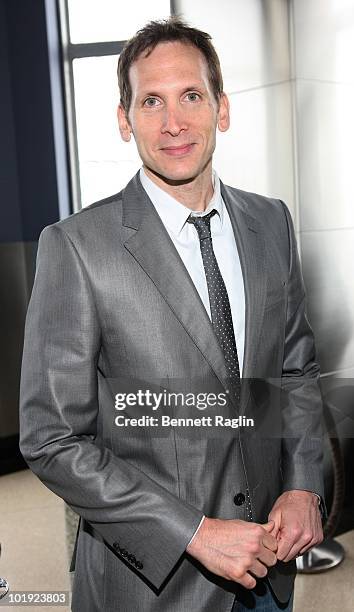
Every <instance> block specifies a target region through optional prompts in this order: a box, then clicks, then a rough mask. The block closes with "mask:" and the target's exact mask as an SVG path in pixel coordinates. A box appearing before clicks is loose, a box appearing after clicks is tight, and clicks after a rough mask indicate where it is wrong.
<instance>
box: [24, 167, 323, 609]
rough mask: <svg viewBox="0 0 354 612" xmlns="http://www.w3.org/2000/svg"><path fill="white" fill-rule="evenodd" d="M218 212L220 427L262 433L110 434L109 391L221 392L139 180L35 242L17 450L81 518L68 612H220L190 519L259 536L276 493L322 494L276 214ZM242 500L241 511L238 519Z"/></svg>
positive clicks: (254, 206) (195, 306) (280, 586)
mask: <svg viewBox="0 0 354 612" xmlns="http://www.w3.org/2000/svg"><path fill="white" fill-rule="evenodd" d="M222 195H223V198H224V201H225V204H226V206H227V209H228V211H229V214H230V218H231V221H232V225H233V228H234V232H235V237H236V242H237V246H238V249H239V253H240V260H241V265H242V270H243V276H244V283H245V296H246V333H245V355H244V370H243V377H244V378H243V385H242V394H241V407H236V406H235V405H234V404H233V401H232V399H231V398H230V400H229V402H228V404H227V405H226V406H225V407H223V409H222V414H223V415H224V416H226V417H234V416H235V415H236V412H235V411H236V410H237V412H238V411H239V409H240V412H241V413H242V414H244V415H246V416H252V417H253V418H254V419H255V422H256V424H257V422H258V423H260V426H259V428H258V430H257V431H255V430H253V431H248V430H247V431H246V429H244V430H242V431H241V428H238V429H232V428H222V429H223V430H222V432H220V431H219V430H220V428H218V431H216V429H215V428H211V430H210V431H209V430H207V428H197V427H194V428H189V429H188V430H187V429H183V428H178V427H168V428H162V427H157V428H153V427H140V428H129V427H117V426H116V425H115V424H114V419H115V417H116V415H117V411H116V410H115V408H114V401H113V400H114V397H113V396H114V389H113V387H114V385H116V388H117V386H118V390H119V389H120V388H123V386H124V384H126V385H127V388H129V384H130V385H132V384H133V381H138V382H137V383H136V384H137V385H139V384H140V382H141V381H145V383H146V385H145V388H148V386H149V384H150V383H151V384H155V383H156V384H157V386H159V381H163V383H160V388H162V386H164V388H167V387H168V388H169V389H173V390H176V389H177V388H178V389H179V390H181V389H182V388H183V390H186V389H187V388H188V389H189V391H190V390H191V389H194V390H195V389H196V385H197V383H196V381H198V385H200V384H201V385H202V386H203V385H208V386H209V388H213V390H216V391H217V392H220V391H224V392H225V389H226V388H227V370H226V365H225V362H224V358H223V354H222V351H221V349H220V347H219V344H218V341H217V339H216V336H215V334H214V331H213V328H212V325H211V322H210V319H209V317H208V315H207V312H206V310H205V308H204V306H203V304H202V302H201V300H200V298H199V295H198V293H197V291H196V289H195V287H194V285H193V283H192V281H191V279H190V277H189V275H188V273H187V271H186V269H185V267H184V265H183V263H182V261H181V259H180V257H179V255H178V253H177V251H176V249H175V248H174V246H173V244H172V242H171V240H170V238H169V236H168V234H167V232H166V230H165V228H164V226H163V224H162V222H161V220H160V218H159V216H158V214H157V213H156V211H155V209H154V207H153V205H152V203H151V202H150V200H149V199H148V197H147V195H146V193H145V191H144V190H143V188H142V186H141V184H140V181H139V178H138V175H136V176H135V177H134V178H133V179H132V181H131V182H130V183H129V184H128V185H127V187H126V188H125V189H124V190H123V191H122V192H120V193H119V194H117V195H114V196H112V197H110V198H107V199H105V200H103V201H100V202H98V203H95V204H93V205H91V206H89V207H87V208H85V209H83V210H82V211H80V212H79V213H77V214H74V215H72V216H70V217H69V218H67V219H65V220H63V221H60V222H58V223H55V224H53V225H51V226H48V227H46V228H45V229H44V230H43V232H42V234H41V236H40V240H39V247H38V256H37V270H36V277H35V282H34V287H33V292H32V297H31V301H30V304H29V309H28V314H27V320H26V331H25V343H24V353H23V366H22V379H21V401H20V404H21V405H20V413H21V438H20V439H21V443H20V445H21V451H22V453H23V455H24V457H25V459H26V461H27V462H28V464H29V466H30V468H31V470H33V472H34V473H35V474H37V475H38V477H39V478H40V479H41V480H42V481H43V482H44V483H45V484H46V486H48V487H49V488H50V489H51V490H52V491H54V492H55V493H56V494H57V495H59V496H60V497H62V498H63V499H64V500H65V501H66V502H67V503H68V504H69V505H70V506H71V507H72V508H73V509H74V510H75V511H76V512H77V513H78V514H79V515H80V516H81V517H82V520H81V524H80V529H79V534H78V542H77V544H78V545H77V551H76V571H75V580H74V590H73V608H72V609H73V610H80V611H81V610H82V611H85V612H90V611H97V612H98V611H100V612H101V611H102V610H104V611H105V612H109V611H113V610H119V611H120V612H128V611H129V612H132V611H138V610H141V611H144V612H149V611H151V612H152V611H154V612H160V611H161V612H162V611H164V612H165V611H166V610H169V611H171V612H177V611H178V612H182V611H183V612H188V611H191V612H192V611H193V612H197V611H203V612H215V610H218V611H221V610H225V611H226V610H230V609H231V607H232V603H233V600H234V597H235V593H237V585H235V584H234V583H232V582H229V581H226V580H222V579H221V578H219V577H217V576H215V575H213V574H211V573H210V572H208V571H207V570H206V569H205V568H203V567H202V566H201V565H199V564H198V563H197V562H196V561H195V560H194V559H192V558H190V557H189V556H188V555H187V554H186V553H185V552H184V551H185V548H186V546H187V544H188V542H189V540H190V538H191V537H192V535H193V533H194V531H195V529H196V528H197V526H198V524H199V522H200V520H201V517H202V515H203V514H206V515H207V516H210V517H219V518H225V519H232V518H240V519H245V520H247V519H248V518H249V515H250V511H251V514H252V520H255V521H259V522H265V521H266V520H267V516H268V513H269V511H270V509H271V507H272V505H273V503H274V501H275V499H276V498H277V497H278V495H279V494H280V493H281V492H282V491H283V490H287V489H308V490H312V491H316V492H317V493H319V494H320V495H323V489H322V476H321V453H322V450H321V427H320V423H321V398H320V392H319V387H318V375H319V369H318V365H317V363H316V361H315V353H314V342H313V336H312V332H311V329H310V327H309V324H308V322H307V319H306V315H305V294H304V288H303V282H302V278H301V273H300V267H299V261H298V256H297V251H296V244H295V237H294V230H293V226H292V222H291V218H290V215H289V212H288V210H287V208H286V207H285V205H284V204H283V203H282V202H280V201H279V200H274V199H269V198H264V197H262V196H259V195H255V194H251V193H246V192H242V191H240V190H237V189H233V188H230V187H226V186H224V185H222ZM112 381H113V383H112ZM127 381H128V382H127ZM120 385H121V387H120ZM161 385H162V386H161ZM198 388H200V387H198ZM284 397H285V398H286V399H285V400H284ZM214 411H215V409H214ZM191 412H193V414H192V416H194V417H198V416H201V415H200V414H196V412H198V411H197V410H196V409H195V408H191V409H190V410H189V416H191ZM128 413H129V411H128V410H127V411H125V414H126V415H128ZM146 413H147V412H146V411H145V414H146ZM217 413H218V414H220V413H221V408H220V409H219V410H217ZM120 414H122V413H120ZM154 416H156V413H155V415H154ZM256 429H257V427H256ZM246 490H248V491H249V493H250V501H251V509H248V508H247V507H246V506H245V504H243V505H235V503H234V496H235V494H237V493H239V492H243V493H245V492H246ZM238 500H239V498H238ZM54 554H55V552H54ZM294 574H295V563H294V562H291V563H288V564H282V563H279V564H278V565H277V566H276V567H275V568H273V569H272V570H271V572H270V578H269V579H270V582H271V585H272V588H273V589H274V591H275V592H276V594H277V595H278V597H279V598H280V599H281V600H284V601H285V600H286V599H287V598H288V596H289V594H290V591H291V588H292V584H293V579H294Z"/></svg>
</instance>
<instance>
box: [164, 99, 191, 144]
mask: <svg viewBox="0 0 354 612" xmlns="http://www.w3.org/2000/svg"><path fill="white" fill-rule="evenodd" d="M186 129H187V123H186V118H185V116H184V113H183V109H182V108H181V107H180V106H179V105H178V104H173V105H171V104H170V105H166V107H165V111H164V117H163V121H162V125H161V133H162V134H165V133H166V132H167V133H169V134H171V136H178V135H179V134H180V133H181V132H182V131H183V130H186Z"/></svg>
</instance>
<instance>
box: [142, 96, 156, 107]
mask: <svg viewBox="0 0 354 612" xmlns="http://www.w3.org/2000/svg"><path fill="white" fill-rule="evenodd" d="M158 104H159V101H158V99H157V98H152V97H149V98H146V100H145V101H144V106H148V107H149V108H153V107H154V106H158Z"/></svg>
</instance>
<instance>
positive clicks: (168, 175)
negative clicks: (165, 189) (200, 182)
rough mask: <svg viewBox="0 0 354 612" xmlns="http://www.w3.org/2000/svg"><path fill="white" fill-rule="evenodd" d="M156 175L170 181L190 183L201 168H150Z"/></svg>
mask: <svg viewBox="0 0 354 612" xmlns="http://www.w3.org/2000/svg"><path fill="white" fill-rule="evenodd" d="M149 169H150V172H153V173H154V174H155V175H156V176H158V177H159V178H160V179H162V180H163V181H165V182H168V183H188V182H191V181H193V180H194V179H195V178H196V177H197V176H198V174H201V171H200V169H199V168H189V169H187V168H151V167H150V168H149Z"/></svg>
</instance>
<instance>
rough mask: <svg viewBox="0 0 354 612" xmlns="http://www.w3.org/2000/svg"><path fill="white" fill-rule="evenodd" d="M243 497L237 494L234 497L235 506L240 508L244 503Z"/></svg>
mask: <svg viewBox="0 0 354 612" xmlns="http://www.w3.org/2000/svg"><path fill="white" fill-rule="evenodd" d="M245 500H246V498H245V496H244V494H243V493H237V494H236V495H235V497H234V504H235V506H242V504H244V503H245Z"/></svg>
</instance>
